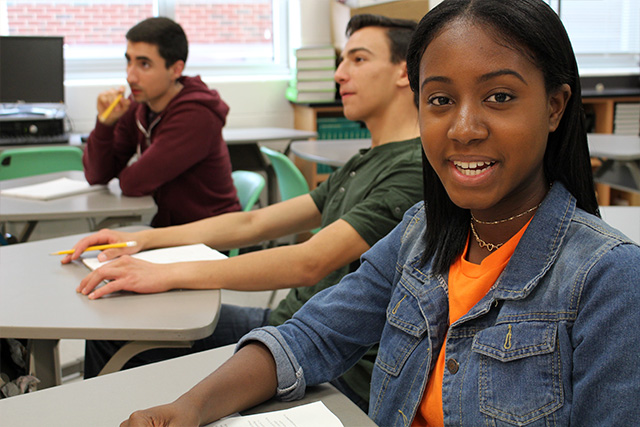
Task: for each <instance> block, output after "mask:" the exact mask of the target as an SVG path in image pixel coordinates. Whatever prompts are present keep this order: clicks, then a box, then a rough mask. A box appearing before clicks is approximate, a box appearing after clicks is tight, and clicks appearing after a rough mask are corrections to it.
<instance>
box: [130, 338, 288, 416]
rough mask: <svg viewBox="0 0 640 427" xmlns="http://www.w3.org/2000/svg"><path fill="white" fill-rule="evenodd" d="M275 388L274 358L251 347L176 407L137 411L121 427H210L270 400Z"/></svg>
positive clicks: (264, 350)
mask: <svg viewBox="0 0 640 427" xmlns="http://www.w3.org/2000/svg"><path fill="white" fill-rule="evenodd" d="M276 385H277V380H276V366H275V362H274V360H273V356H271V353H270V352H269V350H268V349H267V348H266V347H264V346H263V345H262V344H260V343H250V344H248V345H246V346H245V347H243V348H241V349H240V350H239V351H238V352H237V353H236V354H234V355H233V356H232V357H231V358H230V359H229V360H228V361H227V362H225V363H224V364H223V365H222V366H220V368H218V369H217V370H216V371H214V372H213V373H212V374H211V375H209V376H208V377H207V378H205V379H204V380H202V381H201V382H200V383H198V384H197V385H196V386H194V387H193V388H192V389H191V390H189V391H188V392H187V393H185V394H183V395H182V396H180V397H179V398H178V399H176V400H175V401H174V402H173V403H170V404H167V405H162V406H156V407H153V408H149V409H145V410H141V411H136V412H134V413H133V414H131V416H130V417H129V419H128V420H126V421H124V422H123V423H122V424H121V426H122V427H134V426H199V425H204V424H208V423H211V422H213V421H215V420H218V419H220V418H222V417H225V416H227V415H230V414H233V413H235V412H238V411H242V410H244V409H247V408H250V407H252V406H255V405H257V404H259V403H262V402H264V401H265V400H268V399H269V398H271V397H273V396H274V395H275V392H276Z"/></svg>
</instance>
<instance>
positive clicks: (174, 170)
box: [83, 18, 241, 227]
mask: <svg viewBox="0 0 640 427" xmlns="http://www.w3.org/2000/svg"><path fill="white" fill-rule="evenodd" d="M126 38H127V51H126V53H125V58H126V60H127V83H128V84H129V87H130V88H131V96H130V97H128V98H126V97H121V99H120V100H119V101H117V103H116V104H115V107H113V108H112V109H110V108H109V107H110V105H111V104H112V103H114V102H116V99H117V98H118V95H122V94H123V93H124V87H120V88H118V89H111V90H107V91H105V92H103V93H101V94H100V95H99V96H98V102H97V105H98V118H97V121H96V126H95V128H94V130H93V132H91V134H90V135H89V139H88V142H87V147H86V149H85V152H84V158H83V163H84V172H85V176H86V179H87V181H89V183H91V184H106V183H107V182H109V181H110V180H111V179H112V178H115V177H117V178H119V180H120V187H121V188H122V193H123V194H124V195H127V196H144V195H152V196H153V198H154V200H155V202H156V204H157V205H158V212H157V213H156V215H155V217H154V218H153V220H152V222H151V225H152V226H153V227H165V226H170V225H179V224H185V223H188V222H193V221H196V220H199V219H203V218H208V217H211V216H214V215H219V214H222V213H225V212H232V211H238V210H240V209H241V207H240V203H239V202H238V198H237V195H236V190H235V187H234V185H233V180H232V178H231V161H230V159H229V152H228V150H227V145H226V144H225V142H224V140H223V139H222V127H223V126H224V124H225V119H226V116H227V113H228V112H229V107H228V106H227V104H225V103H224V101H222V99H221V98H220V96H219V95H218V92H216V91H215V90H210V89H209V88H208V87H207V86H206V85H205V84H204V83H203V82H202V80H201V79H200V77H198V76H196V77H186V76H182V71H183V70H184V66H185V61H186V60H187V53H188V43H187V38H186V36H185V33H184V31H183V30H182V27H180V25H179V24H177V23H176V22H174V21H172V20H170V19H167V18H149V19H145V20H144V21H142V22H140V23H138V24H136V25H135V26H133V27H132V28H131V29H130V30H129V31H128V32H127V34H126ZM132 157H134V161H133V162H132V161H131V159H132Z"/></svg>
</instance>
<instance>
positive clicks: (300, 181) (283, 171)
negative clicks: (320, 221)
mask: <svg viewBox="0 0 640 427" xmlns="http://www.w3.org/2000/svg"><path fill="white" fill-rule="evenodd" d="M260 151H262V153H263V154H264V155H265V156H267V158H269V161H270V162H271V165H272V166H273V169H274V170H275V172H276V177H277V178H278V188H279V189H280V197H281V198H282V200H289V199H292V198H294V197H298V196H301V195H303V194H307V193H308V192H309V184H307V180H306V179H304V175H302V172H300V169H298V168H297V167H296V165H295V164H294V163H293V162H292V161H291V159H289V158H288V157H287V156H285V155H284V154H282V153H280V152H278V151H274V150H271V149H269V148H267V147H260Z"/></svg>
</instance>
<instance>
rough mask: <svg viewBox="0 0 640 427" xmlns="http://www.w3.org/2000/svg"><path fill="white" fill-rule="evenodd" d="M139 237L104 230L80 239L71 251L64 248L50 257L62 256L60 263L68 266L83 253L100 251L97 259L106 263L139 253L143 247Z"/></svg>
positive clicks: (132, 234) (134, 234)
mask: <svg viewBox="0 0 640 427" xmlns="http://www.w3.org/2000/svg"><path fill="white" fill-rule="evenodd" d="M140 237H142V236H139V235H138V233H126V232H122V231H115V230H109V229H104V230H100V231H99V232H97V233H94V234H91V235H89V236H87V237H84V238H82V239H80V240H79V241H78V242H77V243H76V244H75V245H74V246H73V248H71V249H68V250H64V249H66V248H59V249H63V250H61V251H60V252H54V253H52V254H51V255H63V257H62V259H61V260H60V262H61V263H62V264H69V263H70V262H72V261H74V260H77V259H78V258H80V256H81V255H82V254H83V253H84V252H87V251H102V252H100V253H99V254H98V259H99V260H100V261H106V260H108V259H113V258H117V257H119V256H122V255H131V254H134V253H136V252H140V251H141V250H142V249H143V247H144V244H143V241H144V239H142V240H140Z"/></svg>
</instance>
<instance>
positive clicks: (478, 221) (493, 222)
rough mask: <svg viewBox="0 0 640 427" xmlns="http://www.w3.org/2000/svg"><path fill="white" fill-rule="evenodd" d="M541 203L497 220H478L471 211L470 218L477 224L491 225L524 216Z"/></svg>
mask: <svg viewBox="0 0 640 427" xmlns="http://www.w3.org/2000/svg"><path fill="white" fill-rule="evenodd" d="M541 204H542V202H540V203H538V205H537V206H534V207H532V208H531V209H527V210H526V211H524V212H521V213H519V214H518V215H514V216H512V217H509V218H506V219H499V220H497V221H480V220H479V219H477V218H476V217H475V216H473V212H472V213H471V219H472V223H473V222H474V221H475V222H477V223H478V224H485V225H492V224H501V223H503V222H507V221H511V220H514V219H516V218H520V217H521V216H524V215H526V214H528V213H530V212H533V211H535V210H536V209H538V208H539V207H540V205H541ZM471 227H473V224H471ZM477 238H478V236H477V235H476V239H477Z"/></svg>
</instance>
